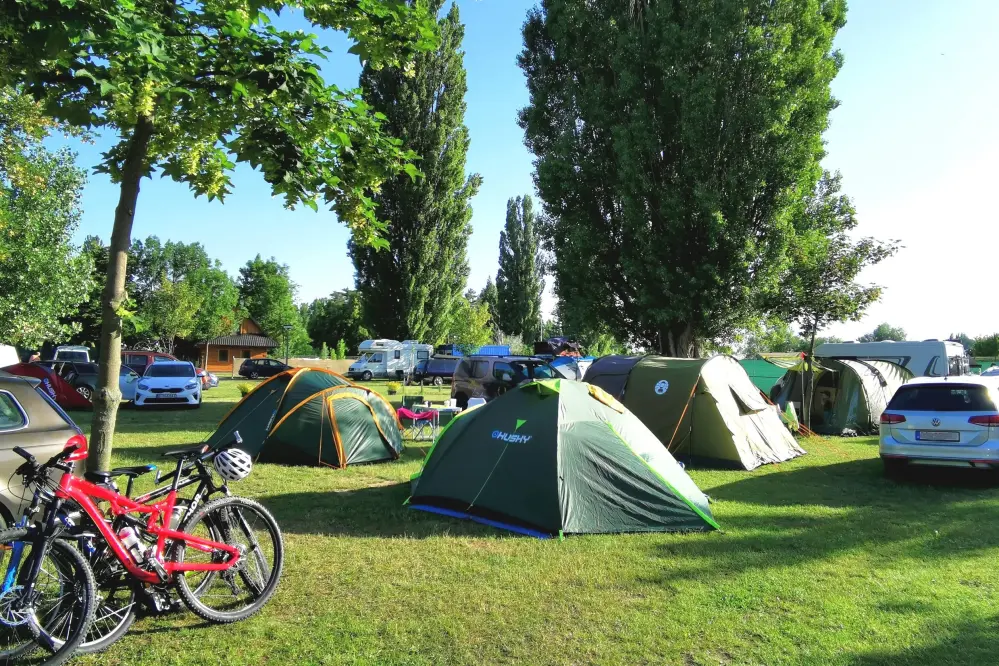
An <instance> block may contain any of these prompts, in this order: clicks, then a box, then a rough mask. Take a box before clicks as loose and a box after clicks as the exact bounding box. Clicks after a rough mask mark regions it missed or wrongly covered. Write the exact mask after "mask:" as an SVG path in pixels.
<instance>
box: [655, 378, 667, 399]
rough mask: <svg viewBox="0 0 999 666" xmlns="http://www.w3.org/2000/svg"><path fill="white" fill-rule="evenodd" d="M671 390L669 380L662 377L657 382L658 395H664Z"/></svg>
mask: <svg viewBox="0 0 999 666" xmlns="http://www.w3.org/2000/svg"><path fill="white" fill-rule="evenodd" d="M668 390H669V382H668V381H666V380H665V379H660V380H659V381H658V382H656V395H663V394H664V393H666V391H668Z"/></svg>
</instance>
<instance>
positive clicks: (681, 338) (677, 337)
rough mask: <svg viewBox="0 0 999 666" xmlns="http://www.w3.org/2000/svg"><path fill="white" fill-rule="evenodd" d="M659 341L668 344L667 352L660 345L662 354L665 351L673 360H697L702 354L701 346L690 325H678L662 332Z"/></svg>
mask: <svg viewBox="0 0 999 666" xmlns="http://www.w3.org/2000/svg"><path fill="white" fill-rule="evenodd" d="M659 339H660V340H661V341H662V340H665V342H666V349H665V350H663V348H662V344H660V352H659V353H660V354H662V353H663V351H665V353H666V355H668V356H671V357H673V358H696V357H697V356H698V355H699V353H700V345H699V344H698V343H697V340H695V339H694V331H693V329H692V328H691V327H690V324H678V325H677V326H675V327H673V328H667V329H665V330H663V331H660V333H659Z"/></svg>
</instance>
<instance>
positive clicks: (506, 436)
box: [493, 419, 534, 444]
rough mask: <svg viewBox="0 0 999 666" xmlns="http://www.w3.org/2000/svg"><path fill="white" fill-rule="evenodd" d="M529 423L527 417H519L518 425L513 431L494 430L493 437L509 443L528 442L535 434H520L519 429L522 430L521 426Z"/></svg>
mask: <svg viewBox="0 0 999 666" xmlns="http://www.w3.org/2000/svg"><path fill="white" fill-rule="evenodd" d="M525 423H527V420H526V419H517V425H516V427H515V428H514V429H513V432H503V431H502V430H493V439H501V440H503V441H504V442H506V443H508V444H527V443H528V442H529V441H531V438H532V437H533V436H534V435H518V434H517V431H518V430H520V426H522V425H524V424H525Z"/></svg>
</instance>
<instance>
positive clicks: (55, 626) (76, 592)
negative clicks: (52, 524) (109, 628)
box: [0, 528, 97, 666]
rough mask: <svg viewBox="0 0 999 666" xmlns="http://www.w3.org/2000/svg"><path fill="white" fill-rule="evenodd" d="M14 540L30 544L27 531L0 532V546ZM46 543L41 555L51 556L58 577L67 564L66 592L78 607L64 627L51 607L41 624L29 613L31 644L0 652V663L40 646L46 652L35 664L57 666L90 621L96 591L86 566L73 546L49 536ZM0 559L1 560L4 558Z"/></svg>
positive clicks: (20, 529)
mask: <svg viewBox="0 0 999 666" xmlns="http://www.w3.org/2000/svg"><path fill="white" fill-rule="evenodd" d="M16 541H21V542H25V543H32V538H31V535H30V534H29V531H28V530H27V529H23V528H15V529H10V530H4V531H3V532H0V546H3V545H5V544H11V543H13V542H16ZM47 546H48V550H47V551H46V553H45V555H44V557H46V558H51V559H52V561H53V562H54V563H55V565H56V567H58V568H60V572H59V576H60V578H61V576H62V574H64V573H65V572H66V568H67V567H72V572H70V573H69V580H68V581H67V582H69V583H71V584H72V586H73V590H72V591H71V592H70V593H69V594H70V595H71V596H70V599H71V600H72V602H73V604H74V607H76V606H77V604H78V608H77V610H76V612H75V613H74V614H72V615H71V616H70V618H69V620H70V624H69V625H68V626H67V627H66V628H65V629H62V628H60V627H61V626H65V625H62V624H61V623H62V618H63V616H62V615H61V614H60V615H58V616H56V611H55V610H52V609H50V611H49V613H48V614H47V615H46V617H45V618H43V619H44V620H45V621H44V623H43V622H42V621H40V620H39V618H38V617H37V616H35V615H34V612H33V613H32V619H30V620H28V621H27V622H26V623H25V624H27V625H28V628H29V629H30V632H31V635H32V636H34V641H33V644H32V642H27V643H25V644H23V645H20V646H19V647H16V648H14V649H12V650H5V651H3V652H0V663H11V662H13V661H16V660H20V659H22V658H24V657H27V656H29V655H31V654H33V653H34V652H36V651H37V650H39V649H42V648H44V649H45V650H47V651H48V652H49V655H48V656H47V657H46V658H45V659H44V660H42V661H40V662H37V666H58V665H59V664H62V663H64V662H65V661H66V660H67V659H69V658H70V657H72V656H73V654H75V652H76V650H77V648H78V647H79V645H80V643H81V642H82V641H83V639H84V637H85V636H86V634H87V631H88V629H89V628H90V624H91V622H93V616H94V610H95V608H96V601H97V591H96V586H95V583H94V574H93V572H92V571H91V569H90V565H89V564H88V563H87V561H86V559H84V557H83V555H82V554H81V553H80V552H79V551H78V550H76V548H74V547H73V546H71V545H70V544H68V543H66V542H65V541H61V540H58V539H53V540H51V541H49V543H48V544H47ZM3 552H4V553H6V552H7V551H6V549H3ZM2 559H4V560H5V559H6V557H3V558H2ZM22 561H26V560H22ZM6 568H7V564H6V562H5V563H4V566H3V570H4V571H6ZM46 573H48V575H49V577H50V578H56V577H55V576H52V575H51V572H46ZM18 580H19V581H21V580H23V579H22V578H21V575H20V573H19V574H18ZM57 580H58V579H57ZM64 596H66V595H65V594H63V595H62V596H60V597H59V599H57V602H58V603H57V605H56V606H54V607H53V608H54V609H56V610H58V609H60V608H62V605H63V604H64V603H65V602H64V601H63V600H62V599H63V597H64ZM0 624H3V625H6V626H8V627H9V626H12V625H9V624H8V623H7V622H5V621H0ZM54 634H58V635H59V638H58V639H57V638H54Z"/></svg>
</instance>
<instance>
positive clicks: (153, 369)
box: [146, 363, 194, 377]
mask: <svg viewBox="0 0 999 666" xmlns="http://www.w3.org/2000/svg"><path fill="white" fill-rule="evenodd" d="M193 376H194V366H193V365H190V364H188V363H185V364H179V363H178V364H174V363H153V364H152V365H151V366H149V367H148V368H147V369H146V377H193Z"/></svg>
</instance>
